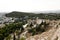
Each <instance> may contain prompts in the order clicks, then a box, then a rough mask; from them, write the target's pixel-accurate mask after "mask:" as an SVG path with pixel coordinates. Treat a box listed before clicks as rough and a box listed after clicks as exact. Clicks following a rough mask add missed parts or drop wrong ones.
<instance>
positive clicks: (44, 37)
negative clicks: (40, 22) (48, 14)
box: [26, 22, 60, 40]
mask: <svg viewBox="0 0 60 40" xmlns="http://www.w3.org/2000/svg"><path fill="white" fill-rule="evenodd" d="M57 25H58V26H57ZM26 40H60V24H59V22H57V24H55V25H54V26H53V27H52V28H51V29H50V30H48V31H46V32H43V33H42V34H38V35H35V36H31V37H29V38H27V39H26Z"/></svg>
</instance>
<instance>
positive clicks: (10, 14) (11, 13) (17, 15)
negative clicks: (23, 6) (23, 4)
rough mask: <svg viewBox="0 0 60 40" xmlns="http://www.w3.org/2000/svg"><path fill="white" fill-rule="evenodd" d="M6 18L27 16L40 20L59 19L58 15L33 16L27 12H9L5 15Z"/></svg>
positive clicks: (43, 14) (59, 15)
mask: <svg viewBox="0 0 60 40" xmlns="http://www.w3.org/2000/svg"><path fill="white" fill-rule="evenodd" d="M5 16H6V17H25V16H29V17H31V18H32V17H39V18H42V19H60V13H57V12H56V13H39V14H35V13H28V12H17V11H13V12H10V13H8V14H5Z"/></svg>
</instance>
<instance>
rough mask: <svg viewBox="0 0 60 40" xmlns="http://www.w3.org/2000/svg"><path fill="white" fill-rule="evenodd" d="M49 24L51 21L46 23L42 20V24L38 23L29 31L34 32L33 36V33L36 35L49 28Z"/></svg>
mask: <svg viewBox="0 0 60 40" xmlns="http://www.w3.org/2000/svg"><path fill="white" fill-rule="evenodd" d="M42 25H43V26H44V27H42ZM48 25H49V23H48V24H46V22H44V23H43V22H42V23H41V24H40V25H37V26H36V27H35V28H31V29H29V30H28V32H29V33H32V36H33V35H36V34H40V33H42V32H45V31H46V29H47V28H48Z"/></svg>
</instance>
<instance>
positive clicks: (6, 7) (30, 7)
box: [0, 0, 60, 12]
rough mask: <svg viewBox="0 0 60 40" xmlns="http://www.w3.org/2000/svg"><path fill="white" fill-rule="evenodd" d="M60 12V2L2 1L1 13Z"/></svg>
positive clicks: (52, 0)
mask: <svg viewBox="0 0 60 40" xmlns="http://www.w3.org/2000/svg"><path fill="white" fill-rule="evenodd" d="M47 10H60V0H0V12H11V11H24V12H33V11H47Z"/></svg>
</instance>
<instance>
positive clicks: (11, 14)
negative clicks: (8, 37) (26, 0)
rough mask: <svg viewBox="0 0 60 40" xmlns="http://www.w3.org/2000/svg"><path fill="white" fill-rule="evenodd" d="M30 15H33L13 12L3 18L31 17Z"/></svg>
mask: <svg viewBox="0 0 60 40" xmlns="http://www.w3.org/2000/svg"><path fill="white" fill-rule="evenodd" d="M32 15H34V13H27V12H17V11H13V12H10V13H8V14H6V15H5V16H7V17H21V16H32Z"/></svg>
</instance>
